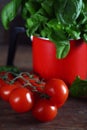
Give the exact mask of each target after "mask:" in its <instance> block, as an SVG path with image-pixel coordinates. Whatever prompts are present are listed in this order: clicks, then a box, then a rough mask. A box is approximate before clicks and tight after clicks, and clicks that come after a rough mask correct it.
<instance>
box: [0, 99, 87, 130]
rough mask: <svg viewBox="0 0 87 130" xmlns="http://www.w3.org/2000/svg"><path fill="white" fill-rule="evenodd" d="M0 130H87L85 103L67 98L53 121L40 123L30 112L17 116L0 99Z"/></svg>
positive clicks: (86, 103)
mask: <svg viewBox="0 0 87 130" xmlns="http://www.w3.org/2000/svg"><path fill="white" fill-rule="evenodd" d="M0 130H87V101H86V100H82V99H73V98H71V97H69V99H68V100H67V102H66V103H65V105H64V106H63V107H62V108H61V109H59V110H58V115H57V117H56V118H55V119H54V120H53V121H51V122H48V123H40V122H38V121H37V120H35V119H34V118H33V117H32V114H31V112H28V113H24V114H18V113H16V112H14V111H13V110H12V109H11V107H10V105H9V103H7V102H4V101H2V100H1V99H0Z"/></svg>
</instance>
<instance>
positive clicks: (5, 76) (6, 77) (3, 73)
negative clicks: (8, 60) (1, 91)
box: [0, 71, 14, 81]
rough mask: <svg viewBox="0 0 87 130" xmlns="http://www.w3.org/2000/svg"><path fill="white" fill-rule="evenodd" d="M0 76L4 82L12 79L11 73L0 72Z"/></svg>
mask: <svg viewBox="0 0 87 130" xmlns="http://www.w3.org/2000/svg"><path fill="white" fill-rule="evenodd" d="M0 76H1V77H3V78H4V79H5V80H6V81H11V80H12V79H13V78H14V76H13V74H12V73H11V72H6V71H2V72H0Z"/></svg>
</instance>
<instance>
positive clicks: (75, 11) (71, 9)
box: [55, 0, 83, 24]
mask: <svg viewBox="0 0 87 130" xmlns="http://www.w3.org/2000/svg"><path fill="white" fill-rule="evenodd" d="M82 7H83V2H82V0H65V1H64V0H57V1H55V13H56V16H57V18H58V19H59V20H60V21H61V22H62V23H63V24H73V21H75V20H76V19H77V18H78V16H79V14H80V12H81V10H82Z"/></svg>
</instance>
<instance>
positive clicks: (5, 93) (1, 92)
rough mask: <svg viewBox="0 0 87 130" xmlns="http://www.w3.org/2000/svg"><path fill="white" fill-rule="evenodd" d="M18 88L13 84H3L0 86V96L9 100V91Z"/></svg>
mask: <svg viewBox="0 0 87 130" xmlns="http://www.w3.org/2000/svg"><path fill="white" fill-rule="evenodd" d="M16 88H18V86H17V85H14V84H5V85H4V86H3V87H1V88H0V96H1V98H2V99H3V100H5V101H9V96H10V94H11V92H12V91H13V90H14V89H16Z"/></svg>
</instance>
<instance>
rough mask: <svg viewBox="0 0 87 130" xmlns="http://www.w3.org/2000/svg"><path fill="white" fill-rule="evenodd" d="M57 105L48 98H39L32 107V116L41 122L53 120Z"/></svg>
mask: <svg viewBox="0 0 87 130" xmlns="http://www.w3.org/2000/svg"><path fill="white" fill-rule="evenodd" d="M57 111H58V110H57V107H56V106H54V105H52V103H51V102H50V100H47V99H41V100H39V101H38V102H37V103H36V104H35V106H34V107H33V109H32V114H33V116H34V117H35V118H36V119H38V120H39V121H41V122H48V121H51V120H53V119H54V118H55V117H56V115H57Z"/></svg>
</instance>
